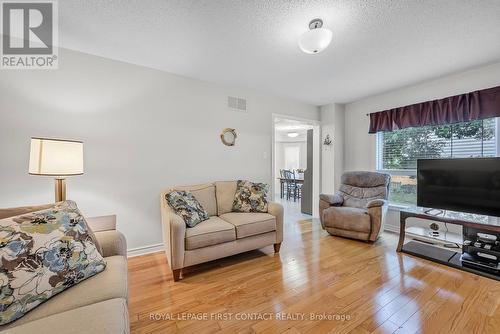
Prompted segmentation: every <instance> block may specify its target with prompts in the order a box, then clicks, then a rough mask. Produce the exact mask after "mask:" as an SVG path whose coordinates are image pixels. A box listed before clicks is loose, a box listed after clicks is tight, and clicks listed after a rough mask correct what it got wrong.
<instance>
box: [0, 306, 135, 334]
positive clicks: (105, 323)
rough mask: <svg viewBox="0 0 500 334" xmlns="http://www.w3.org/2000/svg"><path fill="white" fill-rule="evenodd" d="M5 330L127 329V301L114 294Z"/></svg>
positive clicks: (88, 332) (83, 332) (77, 332)
mask: <svg viewBox="0 0 500 334" xmlns="http://www.w3.org/2000/svg"><path fill="white" fill-rule="evenodd" d="M8 333H10V334H31V333H73V334H94V333H120V334H126V333H130V328H129V316H128V309H127V301H126V300H125V299H123V298H115V299H109V300H106V301H103V302H100V303H96V304H92V305H88V306H84V307H79V308H77V309H73V310H68V311H65V312H62V313H58V314H54V315H52V316H49V317H46V318H44V319H40V320H37V321H33V322H29V323H27V324H24V325H21V326H17V327H14V328H12V329H10V330H9V331H8Z"/></svg>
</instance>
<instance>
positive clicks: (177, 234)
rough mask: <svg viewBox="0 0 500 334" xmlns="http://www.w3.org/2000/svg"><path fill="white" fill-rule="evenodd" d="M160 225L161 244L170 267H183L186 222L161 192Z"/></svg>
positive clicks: (173, 268) (174, 268)
mask: <svg viewBox="0 0 500 334" xmlns="http://www.w3.org/2000/svg"><path fill="white" fill-rule="evenodd" d="M160 203H161V225H162V231H163V244H164V246H165V254H166V255H167V260H168V265H169V266H170V269H172V270H176V269H182V268H183V267H184V253H185V251H186V250H185V238H186V223H185V222H184V220H183V219H182V217H180V216H179V215H176V214H175V213H174V212H173V211H172V210H171V209H170V207H169V206H168V204H167V201H166V200H165V193H162V194H161V198H160Z"/></svg>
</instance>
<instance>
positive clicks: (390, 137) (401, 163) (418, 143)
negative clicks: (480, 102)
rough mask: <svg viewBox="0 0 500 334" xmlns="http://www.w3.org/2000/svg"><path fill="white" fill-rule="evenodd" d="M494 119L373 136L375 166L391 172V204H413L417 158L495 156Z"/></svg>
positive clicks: (415, 199)
mask: <svg viewBox="0 0 500 334" xmlns="http://www.w3.org/2000/svg"><path fill="white" fill-rule="evenodd" d="M497 124H498V120H497V119H495V118H490V119H485V120H479V121H472V122H467V123H459V124H452V125H441V126H425V127H419V128H407V129H402V130H396V131H392V132H381V133H379V134H378V139H377V168H378V169H379V170H380V171H383V172H386V173H389V174H391V175H392V181H391V193H390V195H389V200H390V201H391V202H392V203H400V204H416V203H417V180H416V175H417V160H418V159H432V158H467V157H493V156H497V147H498V139H499V135H498V131H499V129H498V128H499V127H498V126H497Z"/></svg>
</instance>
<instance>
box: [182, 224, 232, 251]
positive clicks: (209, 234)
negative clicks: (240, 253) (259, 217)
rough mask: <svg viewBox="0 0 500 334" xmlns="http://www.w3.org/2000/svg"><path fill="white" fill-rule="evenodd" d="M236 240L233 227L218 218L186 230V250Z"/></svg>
mask: <svg viewBox="0 0 500 334" xmlns="http://www.w3.org/2000/svg"><path fill="white" fill-rule="evenodd" d="M234 240H236V232H235V229H234V226H233V225H232V224H229V223H228V222H226V221H224V220H222V219H220V218H219V217H210V218H209V219H208V220H205V221H203V222H201V223H199V224H198V225H196V226H195V227H191V228H187V229H186V245H185V246H186V249H187V250H193V249H197V248H202V247H207V246H212V245H217V244H221V243H224V242H229V241H234Z"/></svg>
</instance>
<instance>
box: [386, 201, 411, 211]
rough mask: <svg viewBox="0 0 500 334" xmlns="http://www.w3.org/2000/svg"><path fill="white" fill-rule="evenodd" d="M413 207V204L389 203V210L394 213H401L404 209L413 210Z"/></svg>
mask: <svg viewBox="0 0 500 334" xmlns="http://www.w3.org/2000/svg"><path fill="white" fill-rule="evenodd" d="M412 206H413V205H411V204H398V203H389V210H393V211H401V210H404V209H408V208H411V207H412Z"/></svg>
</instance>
